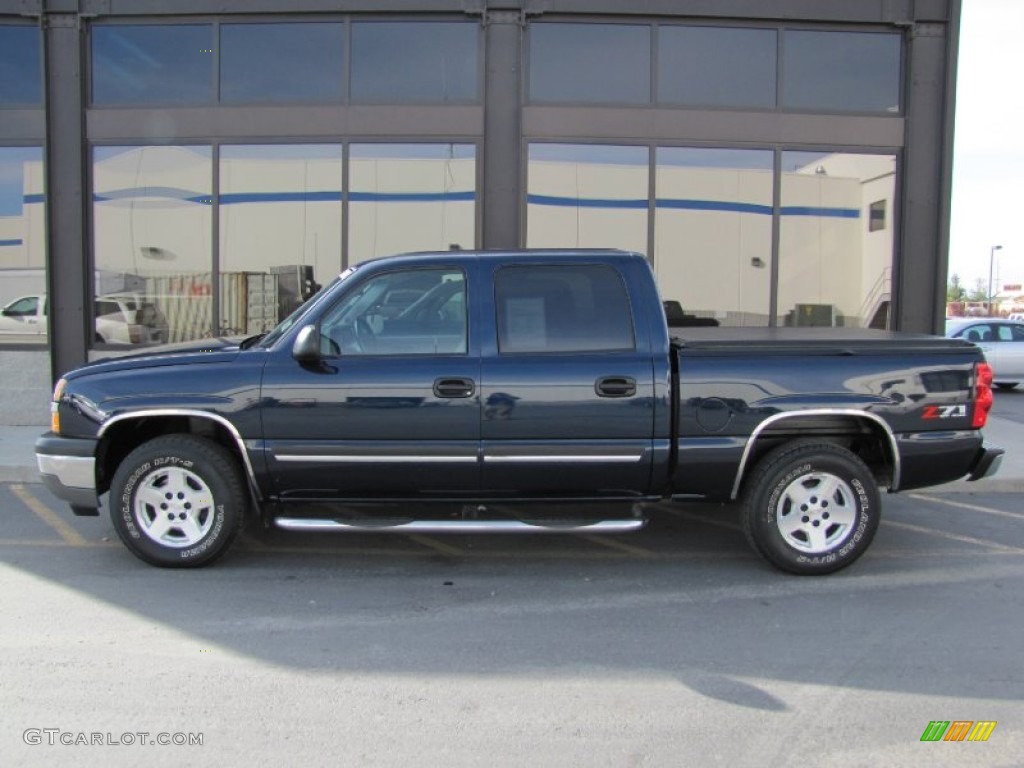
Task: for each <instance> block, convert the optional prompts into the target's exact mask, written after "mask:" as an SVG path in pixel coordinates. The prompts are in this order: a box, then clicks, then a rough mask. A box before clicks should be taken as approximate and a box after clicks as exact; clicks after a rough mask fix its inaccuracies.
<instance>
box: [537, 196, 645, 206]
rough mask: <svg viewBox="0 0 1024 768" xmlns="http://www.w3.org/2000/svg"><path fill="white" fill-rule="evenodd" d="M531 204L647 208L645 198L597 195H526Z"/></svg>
mask: <svg viewBox="0 0 1024 768" xmlns="http://www.w3.org/2000/svg"><path fill="white" fill-rule="evenodd" d="M526 202H527V203H530V204H531V205H553V206H556V207H559V208H631V209H643V210H646V209H647V200H607V199H602V198H597V197H554V196H552V195H527V196H526Z"/></svg>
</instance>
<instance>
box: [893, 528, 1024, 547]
mask: <svg viewBox="0 0 1024 768" xmlns="http://www.w3.org/2000/svg"><path fill="white" fill-rule="evenodd" d="M882 524H883V525H891V526H893V527H894V528H903V529H904V530H907V531H914V532H915V533H927V534H930V535H932V536H938V537H939V538H942V539H949V540H950V541H959V542H960V543H962V544H974V545H976V546H979V547H986V548H988V549H996V550H999V551H1000V552H1010V553H1013V554H1015V555H1024V549H1021V548H1020V547H1009V546H1007V545H1005V544H999V543H997V542H995V541H985V540H984V539H976V538H974V537H973V536H964V535H963V534H960V533H949V532H948V531H937V530H935V529H934V528H925V527H924V526H921V525H912V524H910V523H897V522H894V521H892V520H882Z"/></svg>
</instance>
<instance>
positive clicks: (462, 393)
mask: <svg viewBox="0 0 1024 768" xmlns="http://www.w3.org/2000/svg"><path fill="white" fill-rule="evenodd" d="M475 391H476V384H475V383H474V382H473V380H472V379H463V378H452V379H435V380H434V396H435V397H470V396H471V395H472V394H473V393H474V392H475Z"/></svg>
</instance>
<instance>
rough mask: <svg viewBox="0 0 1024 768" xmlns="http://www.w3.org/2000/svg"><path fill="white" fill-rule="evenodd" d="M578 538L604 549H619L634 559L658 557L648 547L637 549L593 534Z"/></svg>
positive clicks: (585, 534) (582, 534) (580, 535)
mask: <svg viewBox="0 0 1024 768" xmlns="http://www.w3.org/2000/svg"><path fill="white" fill-rule="evenodd" d="M576 538H578V539H585V540H586V541H589V542H590V543H591V544H599V545H601V546H602V547H609V548H610V549H617V550H618V551H620V552H625V553H626V554H627V555H633V556H634V557H642V558H644V559H647V558H651V557H657V556H658V553H657V552H654V551H652V550H650V549H647V548H646V547H637V546H634V545H632V544H623V543H622V542H621V541H618V540H616V539H605V538H602V537H600V536H597V535H595V534H592V533H581V534H579V535H578V536H577V537H576Z"/></svg>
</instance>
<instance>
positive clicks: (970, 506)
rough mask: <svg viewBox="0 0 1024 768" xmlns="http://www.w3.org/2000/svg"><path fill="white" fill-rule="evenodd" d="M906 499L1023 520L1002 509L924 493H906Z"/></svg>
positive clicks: (1013, 513) (1020, 515)
mask: <svg viewBox="0 0 1024 768" xmlns="http://www.w3.org/2000/svg"><path fill="white" fill-rule="evenodd" d="M907 496H908V497H910V498H911V499H917V500H919V501H933V502H935V503H936V504H945V505H946V506H947V507H956V508H957V509H969V510H971V511H972V512H984V513H985V514H986V515H996V516H997V517H1011V518H1013V519H1014V520H1024V514H1020V513H1018V512H1006V511H1004V510H1002V509H992V508H991V507H981V506H978V505H977V504H965V503H964V502H962V501H949V500H948V499H939V498H936V497H935V496H929V495H927V494H924V493H908V494H907Z"/></svg>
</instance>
